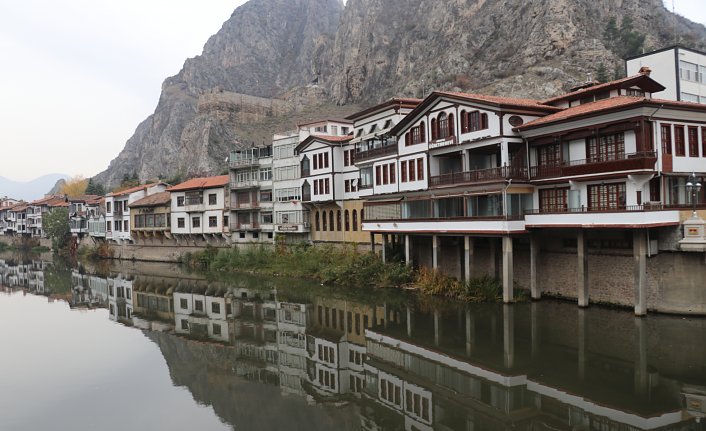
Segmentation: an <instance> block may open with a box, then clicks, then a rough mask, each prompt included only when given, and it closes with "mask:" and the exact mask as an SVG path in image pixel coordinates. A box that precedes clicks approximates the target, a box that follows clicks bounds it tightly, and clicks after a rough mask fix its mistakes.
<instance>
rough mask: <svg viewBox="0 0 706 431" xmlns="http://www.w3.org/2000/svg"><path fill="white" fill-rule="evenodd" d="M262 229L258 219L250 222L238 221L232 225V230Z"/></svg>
mask: <svg viewBox="0 0 706 431" xmlns="http://www.w3.org/2000/svg"><path fill="white" fill-rule="evenodd" d="M260 229H261V227H260V223H259V222H256V221H253V222H249V223H241V222H237V223H235V224H234V225H233V226H232V227H231V230H232V231H239V230H260Z"/></svg>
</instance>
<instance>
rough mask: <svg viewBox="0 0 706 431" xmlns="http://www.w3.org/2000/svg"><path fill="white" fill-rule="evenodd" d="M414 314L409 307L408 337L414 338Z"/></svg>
mask: <svg viewBox="0 0 706 431" xmlns="http://www.w3.org/2000/svg"><path fill="white" fill-rule="evenodd" d="M412 319H414V314H413V312H412V309H411V308H410V307H407V337H409V338H412V328H413V327H414V326H413V325H414V322H413V320H412Z"/></svg>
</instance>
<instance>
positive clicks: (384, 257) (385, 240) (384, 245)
mask: <svg viewBox="0 0 706 431" xmlns="http://www.w3.org/2000/svg"><path fill="white" fill-rule="evenodd" d="M387 246H388V237H387V234H386V233H384V234H382V262H383V263H385V262H387Z"/></svg>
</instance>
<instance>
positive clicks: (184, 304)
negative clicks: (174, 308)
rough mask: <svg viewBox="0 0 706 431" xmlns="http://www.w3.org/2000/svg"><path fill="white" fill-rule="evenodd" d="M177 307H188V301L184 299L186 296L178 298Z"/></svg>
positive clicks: (183, 308)
mask: <svg viewBox="0 0 706 431" xmlns="http://www.w3.org/2000/svg"><path fill="white" fill-rule="evenodd" d="M179 308H181V309H182V310H187V309H188V308H189V302H188V301H187V300H186V298H181V299H179Z"/></svg>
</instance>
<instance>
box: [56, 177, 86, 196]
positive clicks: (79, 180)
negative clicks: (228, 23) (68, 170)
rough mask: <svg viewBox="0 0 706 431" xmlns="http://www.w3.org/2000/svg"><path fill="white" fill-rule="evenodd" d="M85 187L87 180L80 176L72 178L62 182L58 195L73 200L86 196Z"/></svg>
mask: <svg viewBox="0 0 706 431" xmlns="http://www.w3.org/2000/svg"><path fill="white" fill-rule="evenodd" d="M87 186H88V180H87V179H85V178H83V177H81V176H76V177H73V178H69V179H68V180H66V181H65V182H64V184H63V185H62V186H61V188H59V194H62V195H66V196H69V197H72V198H74V197H77V196H81V195H84V194H86V187H87Z"/></svg>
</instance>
